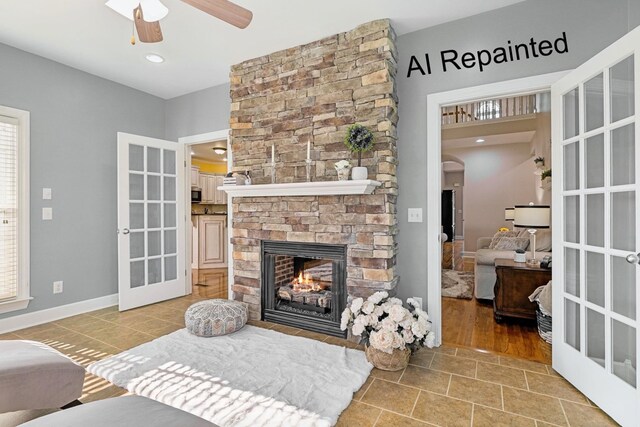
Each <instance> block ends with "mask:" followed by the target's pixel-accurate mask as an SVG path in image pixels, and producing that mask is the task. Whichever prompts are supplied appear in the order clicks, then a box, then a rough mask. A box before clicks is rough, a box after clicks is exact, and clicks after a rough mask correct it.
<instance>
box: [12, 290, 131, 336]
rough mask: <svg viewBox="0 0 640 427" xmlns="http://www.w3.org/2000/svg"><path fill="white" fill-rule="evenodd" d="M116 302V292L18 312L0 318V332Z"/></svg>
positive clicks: (50, 320)
mask: <svg viewBox="0 0 640 427" xmlns="http://www.w3.org/2000/svg"><path fill="white" fill-rule="evenodd" d="M116 304H118V294H113V295H107V296H104V297H99V298H94V299H89V300H86V301H79V302H74V303H72V304H67V305H61V306H59V307H53V308H47V309H45V310H40V311H34V312H32V313H26V314H19V315H17V316H12V317H7V318H6V319H0V334H5V333H7V332H13V331H17V330H18V329H24V328H30V327H31V326H36V325H41V324H43V323H48V322H53V321H55V320H60V319H64V318H65V317H69V316H75V315H77V314H83V313H87V312H89V311H94V310H100V309H101V308H106V307H111V306H112V305H116Z"/></svg>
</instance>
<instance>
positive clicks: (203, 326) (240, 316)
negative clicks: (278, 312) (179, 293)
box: [184, 299, 247, 337]
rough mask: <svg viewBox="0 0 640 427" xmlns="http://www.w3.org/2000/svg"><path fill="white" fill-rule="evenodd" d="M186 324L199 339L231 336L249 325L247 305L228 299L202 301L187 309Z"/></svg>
mask: <svg viewBox="0 0 640 427" xmlns="http://www.w3.org/2000/svg"><path fill="white" fill-rule="evenodd" d="M184 323H185V325H186V327H187V330H188V331H189V332H191V333H192V334H193V335H197V336H199V337H215V336H219V335H227V334H231V333H233V332H235V331H237V330H239V329H240V328H242V327H243V326H244V325H245V323H247V305H246V304H245V303H242V302H238V301H230V300H226V299H210V300H207V301H200V302H197V303H195V304H193V305H192V306H191V307H189V308H188V309H187V311H186V313H185V314H184Z"/></svg>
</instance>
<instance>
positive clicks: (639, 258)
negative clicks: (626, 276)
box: [626, 253, 640, 264]
mask: <svg viewBox="0 0 640 427" xmlns="http://www.w3.org/2000/svg"><path fill="white" fill-rule="evenodd" d="M626 259H627V262H628V263H629V264H640V253H639V254H637V255H636V254H629V255H627V258H626Z"/></svg>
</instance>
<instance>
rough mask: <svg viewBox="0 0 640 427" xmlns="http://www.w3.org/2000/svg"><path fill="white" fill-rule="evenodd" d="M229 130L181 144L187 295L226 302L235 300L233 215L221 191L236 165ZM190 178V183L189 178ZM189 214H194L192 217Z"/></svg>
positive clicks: (197, 136) (193, 138)
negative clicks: (232, 283)
mask: <svg viewBox="0 0 640 427" xmlns="http://www.w3.org/2000/svg"><path fill="white" fill-rule="evenodd" d="M228 139H229V130H228V129H224V130H220V131H216V132H209V133H206V134H200V135H193V136H189V137H184V138H180V139H179V142H180V143H181V144H183V145H184V149H185V168H186V172H187V177H188V178H187V180H186V181H187V183H186V186H187V190H188V191H186V192H185V194H186V195H187V197H186V198H185V200H184V203H185V204H186V206H187V212H188V213H187V215H186V230H187V231H186V233H185V242H186V247H187V260H186V265H187V267H188V268H187V269H188V270H189V272H190V274H188V275H187V279H188V280H187V285H186V286H187V293H194V294H199V295H205V296H207V297H209V298H223V299H227V298H228V297H229V295H230V288H229V286H230V284H229V283H230V282H229V278H230V277H232V274H231V272H230V271H229V269H230V268H232V263H231V262H229V256H230V254H231V251H230V247H229V238H230V232H229V229H230V227H229V225H230V224H231V214H232V213H231V209H227V206H230V203H228V202H229V199H228V197H227V194H226V193H225V192H224V191H222V190H219V189H218V188H219V187H220V186H222V185H223V181H224V177H225V175H226V174H227V171H228V170H229V168H230V165H231V150H230V147H229V140H228ZM189 177H190V178H189ZM189 213H190V214H189Z"/></svg>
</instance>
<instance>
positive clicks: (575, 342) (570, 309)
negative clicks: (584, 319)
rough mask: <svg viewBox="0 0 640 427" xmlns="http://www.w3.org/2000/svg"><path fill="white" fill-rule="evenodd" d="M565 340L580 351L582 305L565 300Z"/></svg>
mask: <svg viewBox="0 0 640 427" xmlns="http://www.w3.org/2000/svg"><path fill="white" fill-rule="evenodd" d="M564 341H565V342H566V343H567V344H569V345H570V346H571V347H573V348H575V349H576V350H578V351H580V305H578V304H576V303H575V302H573V301H571V300H568V299H565V300H564Z"/></svg>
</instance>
